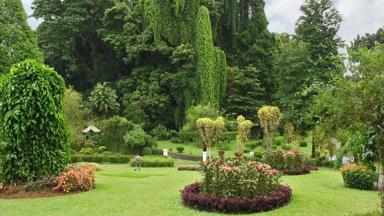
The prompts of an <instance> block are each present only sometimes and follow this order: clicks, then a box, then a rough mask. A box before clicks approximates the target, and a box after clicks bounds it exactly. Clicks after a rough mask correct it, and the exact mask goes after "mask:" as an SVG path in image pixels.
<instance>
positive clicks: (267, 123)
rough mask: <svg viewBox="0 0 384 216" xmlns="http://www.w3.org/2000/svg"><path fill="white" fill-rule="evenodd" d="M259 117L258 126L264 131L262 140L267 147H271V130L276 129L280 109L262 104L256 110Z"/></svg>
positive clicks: (280, 115) (280, 117)
mask: <svg viewBox="0 0 384 216" xmlns="http://www.w3.org/2000/svg"><path fill="white" fill-rule="evenodd" d="M257 115H258V117H259V119H260V126H261V127H262V128H263V132H264V142H265V146H266V147H267V149H269V150H270V149H272V144H273V143H272V142H273V139H272V132H273V131H274V130H276V129H277V127H278V126H279V124H280V121H281V119H282V117H283V114H282V113H281V112H280V109H279V108H278V107H275V106H263V107H261V108H260V109H259V111H258V112H257Z"/></svg>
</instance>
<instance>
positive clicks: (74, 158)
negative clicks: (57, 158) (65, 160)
mask: <svg viewBox="0 0 384 216" xmlns="http://www.w3.org/2000/svg"><path fill="white" fill-rule="evenodd" d="M81 160H82V159H81V155H71V157H70V161H71V163H79V162H81Z"/></svg>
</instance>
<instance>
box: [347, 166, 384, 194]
mask: <svg viewBox="0 0 384 216" xmlns="http://www.w3.org/2000/svg"><path fill="white" fill-rule="evenodd" d="M340 171H341V174H342V175H343V179H344V183H345V186H347V187H350V188H356V189H361V190H371V189H373V187H374V184H375V182H377V181H378V180H379V174H378V173H377V172H375V171H373V170H371V169H369V168H368V166H365V165H362V164H360V165H358V164H349V165H346V166H343V167H342V168H341V169H340Z"/></svg>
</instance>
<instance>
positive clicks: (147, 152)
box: [143, 147, 152, 155]
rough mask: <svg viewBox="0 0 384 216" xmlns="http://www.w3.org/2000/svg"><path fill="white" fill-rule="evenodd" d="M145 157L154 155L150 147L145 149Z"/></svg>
mask: <svg viewBox="0 0 384 216" xmlns="http://www.w3.org/2000/svg"><path fill="white" fill-rule="evenodd" d="M143 155H152V148H150V147H145V148H144V149H143Z"/></svg>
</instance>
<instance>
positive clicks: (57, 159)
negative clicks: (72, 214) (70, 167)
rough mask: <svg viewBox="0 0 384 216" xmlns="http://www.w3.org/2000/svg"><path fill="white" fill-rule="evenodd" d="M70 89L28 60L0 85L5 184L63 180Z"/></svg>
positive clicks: (57, 78)
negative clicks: (65, 103)
mask: <svg viewBox="0 0 384 216" xmlns="http://www.w3.org/2000/svg"><path fill="white" fill-rule="evenodd" d="M65 89H66V88H65V83H64V80H63V78H62V77H61V76H59V75H58V74H57V73H56V72H55V71H54V70H53V69H52V68H49V67H47V66H45V65H43V64H40V63H37V62H36V61H33V60H26V61H23V62H21V63H19V64H16V65H14V66H13V67H12V68H11V71H10V73H8V74H5V75H4V76H3V77H2V79H1V82H0V139H1V141H2V142H1V144H0V153H1V155H3V156H4V157H1V159H0V160H1V161H0V162H1V167H2V178H3V180H4V181H5V182H8V183H9V182H15V181H33V180H36V179H39V178H41V177H52V176H56V175H57V174H59V173H60V172H61V171H62V170H63V169H64V168H65V167H66V165H67V163H68V159H69V158H68V156H69V155H68V151H69V143H68V132H67V128H66V124H65V122H64V111H63V97H64V92H65Z"/></svg>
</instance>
